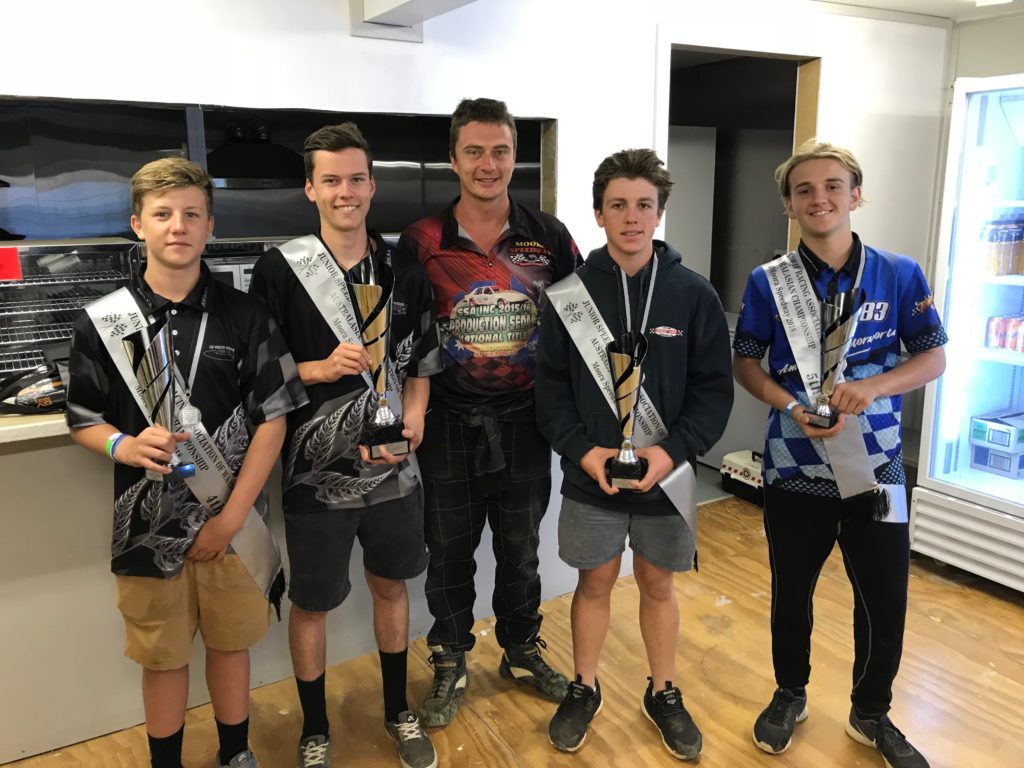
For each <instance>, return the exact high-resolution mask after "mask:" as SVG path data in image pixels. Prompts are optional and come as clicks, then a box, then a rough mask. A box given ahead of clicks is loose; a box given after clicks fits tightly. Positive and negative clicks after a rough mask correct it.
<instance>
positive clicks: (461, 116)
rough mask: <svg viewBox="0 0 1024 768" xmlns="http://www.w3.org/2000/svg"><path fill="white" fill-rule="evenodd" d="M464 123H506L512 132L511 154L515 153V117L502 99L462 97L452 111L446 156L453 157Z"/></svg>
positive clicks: (517, 138) (516, 140) (516, 139)
mask: <svg viewBox="0 0 1024 768" xmlns="http://www.w3.org/2000/svg"><path fill="white" fill-rule="evenodd" d="M466 123H496V124H498V125H507V126H508V129H509V131H511V132H512V154H515V151H516V143H517V142H518V140H519V136H518V134H517V133H516V121H515V118H513V117H512V115H511V114H510V113H509V111H508V107H507V106H506V105H505V102H504V101H498V100H497V99H463V100H462V101H460V102H459V106H457V107H456V108H455V111H454V112H452V127H451V129H450V130H449V131H448V156H449V157H455V144H456V142H458V140H459V131H460V130H462V126H464V125H465V124H466Z"/></svg>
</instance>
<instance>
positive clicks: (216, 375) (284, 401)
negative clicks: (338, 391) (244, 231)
mask: <svg viewBox="0 0 1024 768" xmlns="http://www.w3.org/2000/svg"><path fill="white" fill-rule="evenodd" d="M129 291H130V292H131V294H132V296H133V297H134V298H135V301H136V302H137V303H138V306H139V308H140V309H141V310H142V311H143V312H145V313H146V314H148V315H150V316H151V317H152V318H153V319H154V320H155V321H158V322H169V324H170V327H171V329H172V333H173V340H174V347H175V362H176V363H177V365H178V366H179V370H180V372H181V375H182V377H183V378H185V379H186V380H187V379H188V378H189V373H190V371H191V369H192V362H193V360H196V361H197V365H196V367H195V379H194V382H193V386H192V391H191V402H192V404H193V405H195V406H196V407H197V408H199V410H200V411H201V412H202V421H203V425H204V427H205V428H206V430H207V431H208V432H209V433H210V435H211V436H212V437H213V440H214V442H215V443H216V445H217V447H218V448H219V449H220V451H221V453H222V454H223V455H224V457H225V458H226V459H227V462H228V464H229V466H230V467H231V470H232V472H234V473H235V474H237V472H238V470H239V468H240V467H241V465H242V461H243V460H244V458H245V451H246V449H247V448H248V445H249V438H250V431H251V429H253V428H254V427H255V426H256V425H259V424H262V423H263V422H266V421H270V420H272V419H275V418H277V417H279V416H282V415H284V414H286V413H289V412H290V411H292V410H294V409H295V408H297V407H298V406H300V405H302V404H303V403H305V402H306V393H305V390H304V389H303V387H302V382H301V381H300V380H299V377H298V372H297V371H296V369H295V363H294V362H293V360H292V357H291V354H290V353H289V352H288V349H287V347H286V346H285V343H284V338H283V337H282V335H281V332H280V330H279V329H278V328H277V325H276V323H275V322H274V321H273V319H272V318H271V316H270V314H269V312H267V309H266V307H264V306H263V304H262V303H261V302H260V301H259V300H258V299H256V298H254V297H251V296H247V295H246V294H244V293H242V292H241V291H238V290H235V289H234V288H232V287H230V286H227V285H225V284H223V283H221V282H219V281H217V280H214V279H213V278H212V277H211V276H210V272H209V270H208V269H207V268H206V265H205V264H203V265H202V269H201V273H200V278H199V282H198V283H196V285H195V287H194V288H193V289H192V291H191V292H190V293H189V294H188V296H186V297H185V299H184V300H182V301H181V302H177V303H175V302H171V301H169V300H168V299H165V298H164V297H162V296H159V295H157V294H155V293H153V292H152V291H151V290H150V288H149V286H148V285H147V284H146V282H145V280H144V278H143V277H141V276H137V277H136V278H134V279H133V280H132V282H131V284H130V286H129ZM204 313H207V322H206V328H205V331H204V332H203V333H202V334H201V335H202V341H201V346H202V348H201V349H198V350H197V349H196V346H198V345H199V343H200V326H201V321H202V319H203V314H204ZM69 369H70V370H69V374H70V382H69V385H68V411H67V422H68V426H69V427H71V428H79V427H89V426H95V425H97V424H110V425H112V426H113V427H115V428H116V429H117V430H118V431H120V432H124V433H125V434H128V435H138V434H139V433H140V432H142V431H143V430H145V429H146V427H147V426H149V423H148V422H147V421H146V418H145V416H144V415H143V413H142V411H141V410H140V408H139V406H138V404H137V402H136V400H135V398H134V397H133V396H132V393H131V391H130V390H129V389H128V385H127V384H126V383H125V382H124V380H123V379H122V377H121V374H120V373H119V371H118V370H117V368H116V367H115V365H114V361H113V360H112V359H111V357H110V354H109V352H108V351H107V348H106V347H105V346H104V344H103V340H102V339H101V338H100V335H99V333H98V332H97V330H96V327H95V325H93V322H92V320H91V319H90V317H89V316H88V314H87V313H86V312H84V311H83V312H82V313H81V315H79V317H78V318H77V321H76V322H75V329H74V336H73V338H72V342H71V359H70V363H69ZM114 499H115V504H114V530H113V537H112V546H111V554H112V562H111V570H112V571H113V572H114V573H116V574H121V575H130V576H154V577H163V578H170V577H171V576H174V575H175V574H176V573H178V572H179V571H180V570H181V567H182V564H183V558H184V555H185V552H187V550H188V548H189V546H191V542H192V541H193V539H194V538H195V534H196V533H197V532H198V530H199V528H200V527H201V526H202V524H203V523H204V522H205V521H206V520H207V518H208V516H209V515H208V512H207V511H206V509H205V508H204V507H202V505H200V504H199V503H198V502H197V501H196V499H195V498H194V497H193V496H192V495H191V493H190V492H189V491H188V488H187V486H186V485H185V484H184V482H182V481H180V480H167V481H164V482H152V481H149V480H146V478H145V471H144V470H143V469H140V468H138V467H132V466H128V465H127V464H115V466H114ZM256 507H257V509H258V510H259V512H260V513H261V514H262V515H263V516H264V517H266V515H267V500H266V496H265V494H261V496H260V498H259V499H258V500H257V502H256Z"/></svg>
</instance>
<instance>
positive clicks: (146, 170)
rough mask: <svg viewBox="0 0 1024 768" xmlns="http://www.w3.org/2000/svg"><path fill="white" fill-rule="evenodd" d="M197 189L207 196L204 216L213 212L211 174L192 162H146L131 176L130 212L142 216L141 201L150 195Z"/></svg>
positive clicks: (174, 159) (169, 159) (170, 159)
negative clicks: (170, 190) (151, 193)
mask: <svg viewBox="0 0 1024 768" xmlns="http://www.w3.org/2000/svg"><path fill="white" fill-rule="evenodd" d="M184 187H196V188H197V189H200V190H202V192H203V195H204V196H205V197H206V213H207V214H212V213H213V182H212V181H211V180H210V175H209V174H208V173H207V172H206V171H204V170H203V169H202V168H200V167H199V166H198V165H197V164H195V163H193V162H192V161H191V160H186V159H185V158H183V157H163V158H160V159H159V160H154V161H152V162H150V163H146V164H145V165H144V166H142V167H141V168H139V170H137V171H136V172H135V175H134V176H132V193H131V194H132V213H133V214H134V215H135V216H141V215H142V200H143V198H144V197H145V196H146V195H148V194H149V193H150V192H166V191H167V190H169V189H182V188H184Z"/></svg>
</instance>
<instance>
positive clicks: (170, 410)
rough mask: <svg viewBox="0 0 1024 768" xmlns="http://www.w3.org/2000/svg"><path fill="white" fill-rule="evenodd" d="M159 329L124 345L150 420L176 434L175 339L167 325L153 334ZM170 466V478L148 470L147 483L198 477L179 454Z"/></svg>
mask: <svg viewBox="0 0 1024 768" xmlns="http://www.w3.org/2000/svg"><path fill="white" fill-rule="evenodd" d="M156 327H157V324H154V325H151V326H149V327H148V328H143V329H142V330H141V331H138V332H136V333H133V334H131V335H129V336H125V337H124V339H122V343H123V344H124V349H125V352H127V353H128V360H129V362H130V363H131V366H132V370H133V371H134V372H135V378H136V379H138V382H139V388H140V389H141V390H142V402H143V403H144V404H145V406H146V410H147V413H146V416H147V418H148V419H149V421H151V422H152V423H153V424H156V425H158V426H161V427H163V428H164V429H166V430H167V431H168V432H175V431H177V429H176V425H175V413H174V391H175V376H174V341H173V339H174V337H173V336H172V334H171V331H170V328H169V326H168V325H167V324H166V323H164V324H163V325H162V327H160V328H159V330H157V331H155V332H154V331H153V329H154V328H156ZM168 466H169V467H170V468H171V473H170V474H169V475H164V474H161V473H160V472H156V471H155V470H152V469H147V470H146V479H147V480H153V481H155V482H161V481H163V480H168V479H174V478H177V479H185V478H188V477H192V476H193V475H195V473H196V465H195V464H191V463H189V464H183V463H182V462H181V459H179V458H178V455H177V453H172V454H171V460H170V462H168Z"/></svg>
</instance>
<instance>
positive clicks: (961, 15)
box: [817, 0, 1024, 21]
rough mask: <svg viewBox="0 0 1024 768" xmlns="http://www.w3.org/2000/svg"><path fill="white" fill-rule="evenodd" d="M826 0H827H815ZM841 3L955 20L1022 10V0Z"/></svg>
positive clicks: (863, 0)
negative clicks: (1001, 0) (1000, 0)
mask: <svg viewBox="0 0 1024 768" xmlns="http://www.w3.org/2000/svg"><path fill="white" fill-rule="evenodd" d="M817 1H818V2H826V1H827V0H817ZM839 2H840V4H842V5H859V6H862V7H864V8H878V9H881V10H885V11H903V12H905V13H921V14H924V15H926V16H940V17H942V18H946V19H955V20H956V21H968V20H971V19H987V18H991V17H993V16H1004V15H1006V14H1008V13H1019V12H1022V11H1024V0H1013V2H1011V3H1006V4H1004V5H988V6H983V7H979V6H977V5H976V4H975V1H974V0H839Z"/></svg>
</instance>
